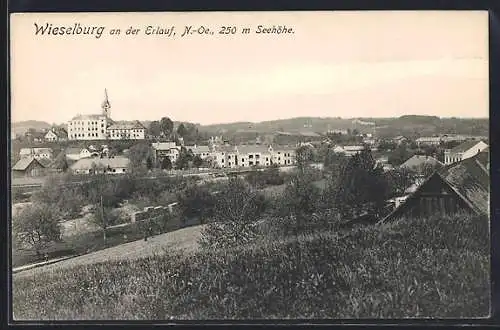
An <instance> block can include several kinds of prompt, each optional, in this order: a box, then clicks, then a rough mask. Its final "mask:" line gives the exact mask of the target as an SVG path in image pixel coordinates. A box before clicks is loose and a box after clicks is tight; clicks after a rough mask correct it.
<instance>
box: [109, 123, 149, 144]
mask: <svg viewBox="0 0 500 330" xmlns="http://www.w3.org/2000/svg"><path fill="white" fill-rule="evenodd" d="M107 137H108V139H110V140H123V139H125V140H144V139H145V138H146V127H144V125H142V124H141V123H140V122H139V121H137V120H136V121H134V122H132V123H130V122H116V123H113V124H112V125H111V126H109V127H108V128H107Z"/></svg>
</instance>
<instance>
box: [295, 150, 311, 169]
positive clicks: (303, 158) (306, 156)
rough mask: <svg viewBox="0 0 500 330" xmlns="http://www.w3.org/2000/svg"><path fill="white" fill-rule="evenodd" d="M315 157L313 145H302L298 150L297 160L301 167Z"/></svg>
mask: <svg viewBox="0 0 500 330" xmlns="http://www.w3.org/2000/svg"><path fill="white" fill-rule="evenodd" d="M313 159H314V153H313V150H312V149H311V147H308V146H301V147H299V148H298V149H297V150H296V161H297V166H298V167H299V168H304V167H305V166H306V165H307V164H309V163H310V162H311V161H312V160H313Z"/></svg>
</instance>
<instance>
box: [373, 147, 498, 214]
mask: <svg viewBox="0 0 500 330" xmlns="http://www.w3.org/2000/svg"><path fill="white" fill-rule="evenodd" d="M489 195H490V177H489V154H488V153H486V152H482V153H479V154H477V155H476V156H474V157H471V158H467V159H465V160H463V161H460V162H457V163H453V164H451V165H448V166H446V167H444V168H443V169H441V170H439V171H437V172H435V173H434V174H433V175H431V176H430V177H429V178H428V179H426V180H425V181H424V182H423V183H422V184H421V185H420V186H418V187H417V188H416V190H415V191H414V192H413V193H412V194H411V195H409V196H408V198H407V199H406V200H405V201H404V202H403V203H402V204H401V205H400V206H399V207H397V208H396V209H395V210H394V211H393V212H391V213H390V214H389V215H388V216H387V217H385V218H384V219H383V220H382V222H385V221H392V220H397V219H401V218H405V217H412V218H418V217H428V216H432V215H436V214H441V215H446V214H454V213H456V212H467V213H471V214H475V215H482V216H488V214H489Z"/></svg>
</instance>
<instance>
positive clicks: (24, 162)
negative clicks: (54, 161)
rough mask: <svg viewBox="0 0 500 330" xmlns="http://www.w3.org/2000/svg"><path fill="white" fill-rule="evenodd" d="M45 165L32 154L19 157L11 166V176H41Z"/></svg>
mask: <svg viewBox="0 0 500 330" xmlns="http://www.w3.org/2000/svg"><path fill="white" fill-rule="evenodd" d="M45 167H46V165H44V164H43V163H42V162H41V161H39V160H38V159H36V158H35V157H33V156H30V157H24V158H21V159H20V160H19V161H18V162H17V163H16V164H15V165H14V166H13V167H12V176H13V177H26V176H29V177H33V176H42V175H44V174H45Z"/></svg>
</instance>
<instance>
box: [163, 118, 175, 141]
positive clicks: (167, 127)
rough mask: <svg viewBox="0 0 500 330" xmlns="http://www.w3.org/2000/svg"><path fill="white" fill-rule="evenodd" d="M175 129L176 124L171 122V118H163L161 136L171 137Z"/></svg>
mask: <svg viewBox="0 0 500 330" xmlns="http://www.w3.org/2000/svg"><path fill="white" fill-rule="evenodd" d="M173 129H174V122H173V121H172V120H170V118H168V117H163V118H162V119H161V120H160V131H161V133H160V134H161V135H163V136H164V137H169V136H170V135H171V134H172V131H173Z"/></svg>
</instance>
